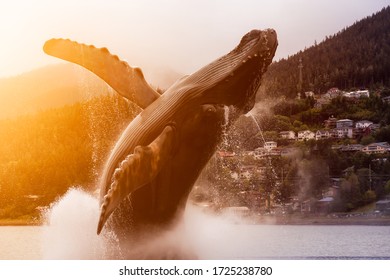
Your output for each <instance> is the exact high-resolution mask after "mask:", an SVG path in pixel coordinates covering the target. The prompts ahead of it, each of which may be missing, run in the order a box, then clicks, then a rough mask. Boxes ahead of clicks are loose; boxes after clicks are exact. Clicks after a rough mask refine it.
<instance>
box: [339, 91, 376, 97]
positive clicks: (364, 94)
mask: <svg viewBox="0 0 390 280" xmlns="http://www.w3.org/2000/svg"><path fill="white" fill-rule="evenodd" d="M344 96H345V97H350V98H361V97H370V92H369V91H368V90H357V91H350V92H346V93H344Z"/></svg>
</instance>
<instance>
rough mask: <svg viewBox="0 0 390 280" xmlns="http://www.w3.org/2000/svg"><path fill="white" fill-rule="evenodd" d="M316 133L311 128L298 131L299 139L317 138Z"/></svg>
mask: <svg viewBox="0 0 390 280" xmlns="http://www.w3.org/2000/svg"><path fill="white" fill-rule="evenodd" d="M315 137H316V135H315V133H314V132H312V131H310V130H303V131H299V132H298V141H306V140H310V139H315Z"/></svg>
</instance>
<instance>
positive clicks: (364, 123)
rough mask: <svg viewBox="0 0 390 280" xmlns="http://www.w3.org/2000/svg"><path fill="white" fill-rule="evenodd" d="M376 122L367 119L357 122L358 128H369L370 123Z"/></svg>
mask: <svg viewBox="0 0 390 280" xmlns="http://www.w3.org/2000/svg"><path fill="white" fill-rule="evenodd" d="M372 124H374V123H373V122H370V121H367V120H362V121H357V122H356V123H355V127H356V128H367V127H369V126H370V125H372Z"/></svg>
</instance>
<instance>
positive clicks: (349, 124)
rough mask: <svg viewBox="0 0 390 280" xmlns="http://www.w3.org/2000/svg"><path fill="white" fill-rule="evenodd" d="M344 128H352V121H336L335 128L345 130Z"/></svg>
mask: <svg viewBox="0 0 390 280" xmlns="http://www.w3.org/2000/svg"><path fill="white" fill-rule="evenodd" d="M345 127H353V120H350V119H342V120H338V121H336V128H345Z"/></svg>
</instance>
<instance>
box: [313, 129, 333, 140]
mask: <svg viewBox="0 0 390 280" xmlns="http://www.w3.org/2000/svg"><path fill="white" fill-rule="evenodd" d="M315 137H316V140H317V141H318V140H324V139H329V138H330V133H329V131H328V130H317V132H316V136H315Z"/></svg>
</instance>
